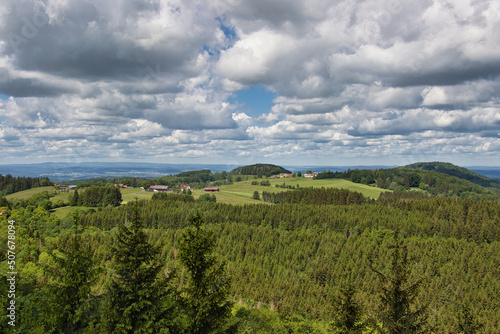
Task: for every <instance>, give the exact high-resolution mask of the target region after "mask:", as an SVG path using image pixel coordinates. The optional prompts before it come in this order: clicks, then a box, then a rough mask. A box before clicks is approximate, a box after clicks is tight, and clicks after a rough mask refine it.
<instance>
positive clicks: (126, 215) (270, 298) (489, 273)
mask: <svg viewBox="0 0 500 334" xmlns="http://www.w3.org/2000/svg"><path fill="white" fill-rule="evenodd" d="M302 191H304V190H301V191H293V192H294V193H297V194H300V192H302ZM307 191H308V192H314V191H315V190H307ZM342 193H343V194H346V197H345V198H347V197H349V196H350V197H352V198H357V196H358V195H356V193H352V194H349V192H348V191H342ZM405 193H407V192H403V193H402V194H405ZM278 194H279V193H278ZM310 195H311V196H313V197H314V196H315V197H317V198H318V199H319V198H321V197H322V196H323V195H324V196H326V197H328V196H329V195H328V194H327V193H326V192H325V191H324V190H323V191H322V190H321V189H318V193H317V194H310ZM297 196H299V197H300V195H297ZM328 201H329V200H324V202H325V203H326V202H328ZM299 202H301V204H300V203H296V201H295V200H289V201H286V202H283V203H282V204H275V205H269V204H256V205H244V206H235V205H229V204H221V203H216V202H215V203H214V202H211V201H200V200H194V199H192V197H191V196H189V195H176V194H158V195H157V196H155V198H154V199H152V200H150V201H137V202H136V203H129V204H127V205H122V206H119V207H116V208H115V207H112V206H109V207H101V208H97V210H96V211H95V212H92V213H87V214H83V213H81V215H80V216H79V217H78V218H77V219H76V218H75V217H72V216H69V217H66V218H63V219H60V220H59V219H57V218H56V217H55V216H53V215H51V213H50V212H49V211H47V210H46V209H45V208H44V207H43V206H41V205H40V206H37V207H35V205H33V202H30V203H31V204H30V205H25V204H24V203H23V202H18V203H10V204H11V208H10V209H8V208H6V209H4V210H7V212H6V213H4V214H3V215H2V216H0V224H1V225H0V228H1V229H7V228H8V225H9V221H15V222H16V225H17V226H16V229H17V230H16V233H17V234H16V237H17V238H18V239H16V240H17V245H18V247H19V248H18V249H17V252H16V253H17V254H18V255H17V258H16V263H17V271H18V277H17V279H18V281H17V282H18V283H17V284H18V290H17V291H16V294H17V295H18V300H19V305H20V309H19V310H18V314H19V318H18V322H17V324H18V328H17V329H19V330H21V331H22V332H23V331H24V332H30V333H59V332H65V333H70V332H71V333H79V332H80V333H90V332H95V331H96V330H97V331H98V332H101V333H111V332H119V333H142V332H150V333H162V332H163V333H169V332H170V333H202V332H204V331H201V330H199V329H195V327H196V326H202V327H203V328H208V329H210V330H207V331H205V332H207V333H209V332H210V333H212V332H213V333H216V332H226V333H250V332H255V333H332V332H333V333H347V332H348V331H345V328H351V329H352V328H359V331H358V332H360V333H363V332H366V333H368V332H369V331H371V330H375V332H378V333H386V332H387V333H389V332H391V331H390V330H391V328H392V327H391V322H390V321H389V322H388V321H387V319H386V318H384V314H385V313H384V310H385V309H386V306H387V305H385V304H384V303H383V302H381V300H382V299H383V298H382V296H383V293H384V291H387V289H390V288H391V283H390V282H391V281H390V278H391V277H392V276H391V275H393V274H394V275H395V271H394V272H393V270H392V269H393V268H396V267H397V266H401V268H405V270H406V276H405V277H403V278H404V279H405V280H406V281H403V282H404V285H405V288H409V287H417V286H418V289H415V291H414V294H413V295H410V296H409V297H408V298H410V297H411V300H412V301H413V302H412V303H408V305H406V306H407V307H408V309H407V312H410V313H412V314H413V313H415V312H417V313H418V314H419V316H418V317H416V318H415V319H417V318H418V323H417V322H415V323H414V324H413V325H414V326H415V328H416V329H415V330H414V331H412V332H415V333H419V332H420V333H471V332H476V333H494V332H498V331H499V330H500V317H499V316H498V314H500V296H499V294H498V291H500V290H499V289H500V268H499V267H498V263H500V262H499V261H500V247H499V246H500V244H499V242H500V224H499V220H500V204H499V203H498V202H497V201H474V200H467V199H465V200H462V199H450V198H438V197H426V196H420V197H416V198H411V199H410V198H401V197H398V196H397V194H396V195H393V196H390V195H386V196H384V197H383V198H381V199H380V200H377V201H361V202H359V201H357V202H356V203H355V202H348V203H345V204H343V205H340V204H323V205H317V204H304V203H302V201H299ZM313 203H316V201H314V202H313ZM35 204H36V203H35ZM124 223H125V224H124ZM196 231H198V234H199V235H205V234H206V235H209V236H211V237H207V238H208V239H210V240H212V241H211V242H212V244H213V245H212V246H210V247H212V248H210V247H209V246H207V247H208V248H207V251H206V253H207V254H209V255H210V256H212V257H211V259H212V260H210V261H209V262H210V264H211V265H212V267H211V268H212V269H210V270H208V272H210V275H212V276H210V277H211V279H212V280H213V281H214V282H217V283H213V284H215V285H210V286H212V287H215V286H217V287H220V289H219V288H217V289H215V290H210V288H208V287H207V286H205V287H206V288H207V289H208V290H210V291H211V292H210V291H209V292H207V293H208V295H211V294H212V293H215V292H217V291H220V290H223V291H225V294H224V295H223V296H219V297H220V300H219V301H218V302H217V303H216V306H217V307H220V308H219V311H220V314H222V315H221V317H220V318H217V319H214V320H213V321H214V323H218V324H219V325H217V326H215V327H213V326H212V327H211V325H210V324H204V325H196V324H194V323H191V322H190V321H189V320H188V319H191V317H192V314H193V312H195V311H194V310H195V309H196V307H197V306H196V303H197V302H200V300H197V299H198V298H201V297H200V295H199V294H196V293H195V292H194V290H192V289H195V288H194V285H193V284H194V283H193V282H194V281H192V280H194V278H193V276H192V273H191V274H190V271H189V268H188V267H186V266H185V263H186V262H189V261H188V260H186V259H184V260H182V256H183V255H182V254H184V255H186V254H190V253H191V252H190V251H186V250H185V249H186V248H185V247H187V246H186V244H183V240H185V238H187V236H188V235H191V237H192V238H194V237H193V234H196V233H195V232H196ZM189 233H191V234H189ZM398 236H399V237H398ZM1 238H2V240H1V245H2V253H1V254H2V258H1V259H0V260H1V261H2V262H1V263H2V264H1V265H2V273H4V272H6V270H5V267H6V265H7V256H6V254H7V252H6V248H5V245H6V244H7V242H6V241H7V240H6V234H2V237H1ZM134 238H137V239H134ZM126 240H129V241H126ZM132 240H136V241H135V242H132ZM122 241H123V242H122ZM133 244H137V245H139V246H140V245H142V246H140V247H139V246H137V247H139V248H140V249H143V250H144V253H141V254H142V255H141V256H143V259H144V260H143V261H144V263H143V264H141V265H139V266H138V269H137V273H138V275H143V276H141V277H143V278H144V277H148V278H150V280H147V282H144V284H143V285H140V289H144V290H141V291H143V292H144V291H152V290H151V289H153V290H154V291H157V292H158V293H156V292H155V293H154V294H152V295H151V298H153V299H154V301H153V300H151V299H148V300H149V301H148V300H143V299H141V298H142V297H141V296H142V295H141V293H143V292H141V291H139V290H140V289H139V290H137V291H136V290H134V289H132V290H130V294H132V295H131V296H132V297H130V300H133V301H135V302H137V304H133V306H132V305H128V304H127V300H129V299H124V300H122V299H119V298H122V297H123V296H122V293H124V292H122V293H119V294H118V295H116V291H129V290H127V289H129V288H127V285H126V282H128V281H127V280H128V279H127V278H126V277H128V276H127V275H126V273H128V272H130V270H131V268H132V267H131V266H133V264H132V263H133V262H134V261H132V260H130V259H127V257H126V256H125V255H124V254H130V250H126V249H124V248H123V247H129V246H131V245H133ZM126 245H128V246H126ZM141 247H142V248H141ZM183 247H184V251H183ZM139 248H138V249H139ZM138 249H137V250H134V252H136V251H137V252H138V251H139V250H138ZM397 251H398V252H399V253H397ZM396 253H397V254H399V255H398V256H399V257H397V256H396V255H395V254H396ZM134 254H135V253H134ZM398 259H399V260H398ZM405 259H406V260H405ZM403 260H404V261H403ZM183 261H184V262H183ZM398 261H399V262H398ZM71 263H72V264H73V265H71ZM85 268H87V269H85ZM83 269H85V270H87V271H83V273H84V274H85V275H87V276H85V278H84V279H83V281H78V280H77V281H76V283H75V282H72V281H68V280H67V279H66V278H65V277H72V276H68V275H69V274H68V273H73V274H72V275H74V277H76V278H78V277H81V274H82V272H80V271H81V270H83ZM134 270H135V269H134ZM142 270H143V271H142ZM73 271H74V272H73ZM167 272H168V273H172V275H170V274H168V275H166V274H165V273H167ZM174 273H175V275H174ZM144 275H145V276H144ZM190 275H191V276H190ZM207 275H208V274H207ZM76 278H75V279H76ZM130 279H133V277H131V278H130ZM2 282H3V284H4V283H5V282H6V278H3V279H2ZM388 282H389V283H388ZM141 284H142V283H141ZM148 284H149V285H148ZM221 284H222V285H221ZM159 286H161V287H163V288H161V289H160V288H158V287H159ZM200 286H203V284H202V283H200ZM153 287H154V288H153ZM222 287H224V288H222ZM190 289H191V290H190ZM384 289H385V290H384ZM56 291H59V292H57V293H56ZM187 291H191V297H192V298H193V299H191V301H189V296H190V295H189V293H188V292H187ZM405 291H406V290H405ZM412 291H413V290H411V289H409V290H408V293H410V292H412ZM127 293H128V292H127ZM134 293H135V294H137V295H133V294H134ZM64 294H66V295H64ZM75 294H80V295H79V296H80V297H79V299H78V301H79V302H71V298H69V297H68V296H69V295H75ZM64 296H66V297H64ZM134 296H135V297H134ZM194 296H195V297H194ZM1 297H2V301H1V303H2V312H5V310H6V308H5V307H4V306H5V305H6V304H5V303H6V302H7V300H6V298H5V297H6V296H5V295H2V296H1ZM56 297H57V298H56ZM148 298H149V297H148ZM89 301H92V303H90V304H89ZM72 303H73V304H72ZM149 303H151V305H156V306H155V307H152V306H147V305H150V304H149ZM346 303H347V304H346ZM47 305H51V307H50V308H49V309H51V310H52V309H53V310H58V309H60V310H61V311H60V312H58V313H57V314H53V312H51V313H50V316H49V314H47V309H48V308H47ZM82 305H89V306H88V308H85V307H83V306H82ZM124 305H125V306H124ZM127 305H128V306H127ZM139 305H142V306H140V307H139ZM342 305H344V306H342ZM198 306H199V305H198ZM212 306H213V307H216V306H214V305H212ZM406 306H405V307H406ZM127 307H132V308H134V307H136V308H137V310H138V311H137V312H139V314H137V317H138V319H143V320H144V321H143V320H141V321H138V322H137V323H138V324H141V325H140V326H143V327H141V328H142V329H141V328H139V327H134V326H135V325H132V324H130V323H126V321H125V320H123V317H120V315H123V314H125V313H124V312H132V309H130V310H128V311H127ZM150 307H151V308H150ZM199 307H201V306H199ZM228 309H229V310H230V311H227V310H228ZM63 310H67V311H63ZM346 310H348V311H346ZM346 312H347V313H346ZM419 312H420V313H419ZM216 313H217V312H216ZM410 313H408V314H410ZM417 313H415V315H417ZM127 314H128V313H127ZM346 314H347V315H349V316H350V315H354V317H355V322H354V323H352V324H351V325H349V321H347V320H346V319H347V318H348V317H347V315H346ZM420 314H421V316H420ZM104 315H109V318H108V316H104ZM346 317H347V318H346ZM146 319H149V322H148V321H146ZM384 319H385V320H384ZM153 320H154V321H153ZM121 321H122V322H123V321H125V323H122V322H121ZM218 321H221V322H218ZM221 323H223V324H221ZM392 325H394V323H393V324H392ZM2 326H4V327H2V329H3V330H4V331H7V330H9V329H8V327H7V325H6V323H2ZM138 326H139V325H138ZM148 326H149V327H148ZM345 326H347V327H345ZM467 326H468V327H467ZM160 327H161V328H160ZM344 327H345V328H344ZM112 328H114V331H113V330H112ZM116 328H122V330H120V331H117V330H116ZM342 328H344V329H342ZM464 328H465V329H467V328H468V331H467V330H465V329H464ZM471 328H472V329H471ZM471 330H473V331H471ZM394 333H396V332H394Z"/></svg>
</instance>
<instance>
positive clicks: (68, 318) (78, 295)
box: [50, 214, 97, 333]
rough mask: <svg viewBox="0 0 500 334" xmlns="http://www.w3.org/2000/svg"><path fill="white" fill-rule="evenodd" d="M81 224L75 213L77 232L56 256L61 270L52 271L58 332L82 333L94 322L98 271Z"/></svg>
mask: <svg viewBox="0 0 500 334" xmlns="http://www.w3.org/2000/svg"><path fill="white" fill-rule="evenodd" d="M79 221H80V219H79V217H78V214H74V216H73V224H74V231H73V234H72V235H71V236H70V239H69V243H68V245H67V247H65V249H58V252H57V253H53V255H52V257H53V259H54V261H55V263H56V264H57V268H55V269H54V270H52V272H51V275H52V277H53V279H54V281H55V284H54V285H53V286H51V288H50V290H51V293H52V296H53V297H54V304H55V305H54V306H53V308H52V309H51V313H52V314H54V315H55V316H56V318H57V320H56V325H55V327H56V328H55V332H57V333H81V332H82V331H83V329H84V328H85V326H86V325H87V324H88V321H89V319H90V318H89V317H90V306H91V305H90V300H91V298H92V296H91V287H92V284H93V283H94V281H95V278H96V275H97V270H96V268H95V262H94V260H93V257H92V250H91V249H90V247H88V246H87V247H85V246H84V245H83V242H82V236H81V233H82V231H83V228H82V226H81V225H80V223H79Z"/></svg>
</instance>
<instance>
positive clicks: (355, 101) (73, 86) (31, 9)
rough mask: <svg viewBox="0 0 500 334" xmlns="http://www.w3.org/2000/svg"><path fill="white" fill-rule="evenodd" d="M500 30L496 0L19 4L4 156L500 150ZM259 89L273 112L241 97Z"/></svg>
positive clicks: (2, 134) (5, 18)
mask: <svg viewBox="0 0 500 334" xmlns="http://www.w3.org/2000/svg"><path fill="white" fill-rule="evenodd" d="M28 25H29V27H28ZM30 28H31V30H30ZM499 29H500V4H499V3H497V2H493V1H484V2H482V1H468V0H464V1H459V2H457V1H451V0H450V1H448V0H440V1H430V0H429V1H427V0H426V1H420V2H415V1H406V0H401V1H389V2H387V3H384V4H381V3H380V2H379V1H376V0H361V1H359V0H344V1H336V2H331V1H325V0H313V1H309V2H304V1H298V0H286V1H285V0H273V1H267V0H256V1H243V0H217V1H211V2H208V3H207V2H203V1H198V0H193V1H181V0H173V1H167V0H153V1H148V2H140V1H133V0H126V1H122V0H112V1H104V2H103V1H96V0H88V1H83V2H82V1H76V0H47V1H38V0H24V1H16V0H6V1H4V3H3V4H2V6H1V7H0V36H2V37H0V94H2V95H3V96H7V97H10V98H9V99H7V100H0V142H1V144H2V146H1V148H0V154H2V156H3V157H7V159H11V158H12V159H20V158H21V157H22V158H23V159H24V157H25V156H35V157H37V158H39V159H42V160H44V159H50V160H58V159H66V160H67V159H74V160H85V159H95V160H99V159H107V158H109V157H114V158H113V159H115V160H116V159H122V160H126V159H130V158H137V157H139V156H141V155H144V156H147V157H156V158H157V159H164V160H165V161H167V160H171V159H172V158H176V157H179V159H182V158H185V159H190V158H193V159H206V160H204V161H207V160H210V159H221V158H223V159H226V160H231V159H238V157H239V159H242V160H241V161H248V162H252V161H250V160H252V159H255V160H259V157H260V156H261V155H263V156H265V157H268V158H269V159H271V158H272V157H273V156H276V157H278V158H279V157H281V158H282V159H285V160H286V161H290V160H287V159H292V158H291V157H292V156H293V154H292V153H291V152H299V153H301V155H302V156H303V157H304V158H305V159H311V158H314V159H316V161H322V159H325V161H333V160H332V159H333V158H332V157H333V156H335V157H339V156H345V157H347V158H348V159H351V161H354V160H355V159H357V158H359V159H364V158H365V157H366V158H367V159H374V160H373V161H375V160H376V159H379V161H385V160H384V159H392V161H394V159H398V158H396V157H397V155H402V156H411V155H412V153H411V152H424V153H425V152H429V154H435V155H436V156H438V157H439V156H443V157H449V156H453V155H458V156H462V157H469V156H470V155H475V156H476V157H488V158H489V157H491V155H493V154H494V153H495V152H497V151H498V148H499V145H498V138H499V137H500V119H499V116H498V115H499V114H500V113H499V106H500V101H499V98H498V95H499V93H500V60H499V58H498V54H499V53H500V35H499V34H498V31H499ZM258 84H263V85H265V86H266V87H268V88H269V89H271V90H272V91H273V92H275V93H276V95H277V96H276V98H275V99H274V100H273V106H272V108H271V111H270V112H269V113H267V114H263V115H261V116H259V117H254V116H251V115H249V114H247V113H244V112H243V111H244V110H245V109H244V108H245V106H244V105H232V104H230V103H229V102H228V101H229V99H230V97H231V96H232V95H233V94H234V92H237V91H238V90H241V89H244V88H248V87H250V86H252V85H258ZM0 97H1V96H0ZM240 103H241V101H240ZM455 138H458V139H455ZM423 156H425V154H423ZM347 158H346V159H347ZM245 159H247V160H245ZM235 163H237V162H236V161H235Z"/></svg>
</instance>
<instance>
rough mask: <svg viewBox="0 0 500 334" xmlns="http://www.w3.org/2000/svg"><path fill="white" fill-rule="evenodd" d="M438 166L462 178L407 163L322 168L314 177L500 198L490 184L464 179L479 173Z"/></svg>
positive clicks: (392, 187)
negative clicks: (373, 167)
mask: <svg viewBox="0 0 500 334" xmlns="http://www.w3.org/2000/svg"><path fill="white" fill-rule="evenodd" d="M443 164H444V163H443ZM450 165H451V164H450ZM452 166H453V165H452ZM427 168H431V167H427ZM460 168H461V167H460ZM440 169H441V170H448V171H450V173H451V171H452V170H454V173H455V174H458V175H460V176H462V178H461V177H458V176H455V175H449V174H446V173H443V172H438V171H435V170H424V169H419V168H415V167H413V168H412V167H411V165H410V167H406V166H405V167H397V168H390V169H378V170H368V169H354V170H352V169H349V170H347V171H345V172H332V171H328V170H326V171H323V172H322V173H320V174H318V175H317V176H316V177H315V179H335V178H338V179H345V180H350V181H352V182H355V183H362V184H366V185H374V186H377V187H379V188H383V189H390V190H398V191H409V190H415V189H420V190H423V191H426V192H428V193H429V194H432V195H436V196H445V197H460V198H464V199H465V198H468V199H476V200H477V199H498V198H500V191H499V189H500V188H498V187H492V186H490V187H484V186H482V185H479V184H477V183H474V182H472V181H470V180H468V179H467V178H470V179H474V180H476V182H479V181H478V180H483V179H482V178H483V177H482V176H481V175H479V174H476V173H474V172H472V171H469V170H467V169H465V168H463V169H459V167H457V168H451V167H449V166H448V168H446V169H445V168H444V167H441V168H440ZM466 177H467V178H466ZM485 179H486V180H487V179H488V178H486V177H485ZM490 181H491V182H490V183H489V184H490V185H494V182H495V180H493V179H491V180H490Z"/></svg>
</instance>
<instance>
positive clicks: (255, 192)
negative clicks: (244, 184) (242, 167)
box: [252, 190, 260, 201]
mask: <svg viewBox="0 0 500 334" xmlns="http://www.w3.org/2000/svg"><path fill="white" fill-rule="evenodd" d="M252 199H254V200H256V201H259V200H260V195H259V192H258V191H257V190H255V191H254V192H253V195H252Z"/></svg>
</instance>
